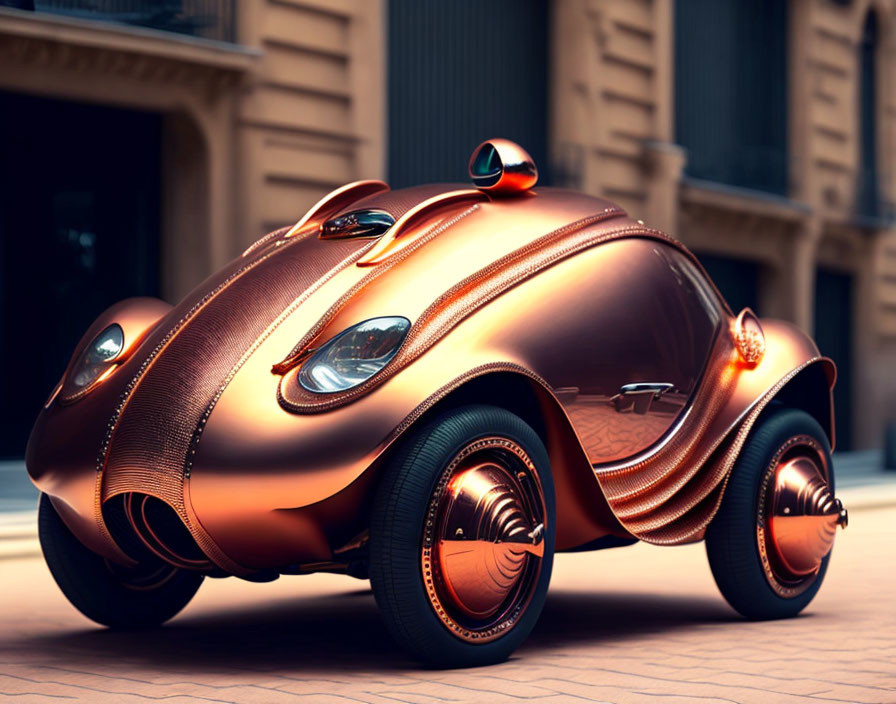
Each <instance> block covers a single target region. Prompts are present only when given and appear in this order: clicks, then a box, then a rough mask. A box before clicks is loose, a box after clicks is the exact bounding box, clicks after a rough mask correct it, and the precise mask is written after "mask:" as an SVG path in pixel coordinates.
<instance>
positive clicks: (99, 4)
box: [0, 0, 236, 42]
mask: <svg viewBox="0 0 896 704" xmlns="http://www.w3.org/2000/svg"><path fill="white" fill-rule="evenodd" d="M0 4H6V3H3V2H0ZM13 4H14V5H16V6H18V7H23V6H24V7H25V8H28V9H30V6H31V5H33V9H34V10H35V11H36V12H51V13H53V14H57V15H65V16H67V17H77V18H80V19H85V20H97V21H102V22H114V23H116V24H124V25H130V26H135V27H147V28H150V29H158V30H161V31H164V32H175V33H177V34H186V35H189V36H193V37H202V38H205V39H213V40H217V41H222V42H233V41H235V39H236V33H235V31H236V17H235V15H236V8H235V5H236V0H35V1H34V2H33V3H31V2H16V3H13Z"/></svg>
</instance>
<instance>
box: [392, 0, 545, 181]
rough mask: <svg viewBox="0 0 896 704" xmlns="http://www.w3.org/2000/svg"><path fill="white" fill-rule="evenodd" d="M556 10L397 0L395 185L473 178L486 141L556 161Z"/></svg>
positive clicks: (536, 4) (513, 1) (509, 3)
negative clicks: (551, 51)
mask: <svg viewBox="0 0 896 704" xmlns="http://www.w3.org/2000/svg"><path fill="white" fill-rule="evenodd" d="M548 5H549V3H546V2H544V0H489V1H488V2H481V1H479V0H453V1H452V2H442V1H441V0H390V2H389V3H388V29H389V43H388V45H389V70H388V89H389V96H388V105H389V182H390V184H391V185H392V187H393V188H399V187H402V186H410V185H414V184H418V183H427V182H433V181H461V182H465V181H467V180H468V176H467V159H468V158H469V156H470V154H471V153H472V151H473V149H474V148H475V147H476V146H477V145H478V144H479V143H480V142H482V141H484V140H486V139H490V138H492V137H506V138H507V139H512V140H514V141H515V142H518V143H519V144H520V145H522V146H523V147H524V148H525V149H526V150H527V151H528V152H529V153H530V154H531V155H532V157H533V159H535V163H536V164H537V165H538V168H539V172H540V178H539V182H540V183H541V184H542V185H544V184H546V183H548V182H549V181H550V178H549V174H548V173H547V170H548V166H549V165H548V162H547V104H548V100H547V68H548V67H547V61H548V59H547V54H548Z"/></svg>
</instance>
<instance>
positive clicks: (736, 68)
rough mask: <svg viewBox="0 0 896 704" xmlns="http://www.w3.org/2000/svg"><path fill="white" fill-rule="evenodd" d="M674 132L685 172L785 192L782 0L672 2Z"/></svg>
mask: <svg viewBox="0 0 896 704" xmlns="http://www.w3.org/2000/svg"><path fill="white" fill-rule="evenodd" d="M675 132H676V140H677V141H678V143H679V144H681V145H682V146H683V147H685V148H686V149H687V165H686V167H685V173H686V175H687V176H690V177H692V178H696V179H703V180H708V181H714V182H717V183H724V184H729V185H732V186H739V187H742V188H750V189H755V190H760V191H767V192H771V193H778V194H782V195H786V193H787V6H786V3H785V2H784V0H727V1H725V2H720V0H678V1H677V2H676V3H675Z"/></svg>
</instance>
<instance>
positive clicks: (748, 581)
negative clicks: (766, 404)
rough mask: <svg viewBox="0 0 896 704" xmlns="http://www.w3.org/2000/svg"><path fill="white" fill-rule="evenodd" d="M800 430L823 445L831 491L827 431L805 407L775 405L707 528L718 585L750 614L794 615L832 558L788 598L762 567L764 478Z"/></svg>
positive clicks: (751, 440)
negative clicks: (760, 533)
mask: <svg viewBox="0 0 896 704" xmlns="http://www.w3.org/2000/svg"><path fill="white" fill-rule="evenodd" d="M797 435H808V436H810V437H811V438H813V439H814V440H815V441H816V442H817V443H818V445H819V446H820V447H821V450H822V452H823V453H824V455H825V459H826V461H827V466H828V467H829V468H830V477H829V481H830V488H831V491H832V492H833V489H834V473H833V465H832V463H831V449H830V443H829V442H828V438H827V435H826V434H825V432H824V430H823V429H822V428H821V426H820V425H819V424H818V422H817V421H816V420H815V419H814V418H813V417H812V416H810V415H809V414H808V413H806V412H805V411H801V410H797V409H792V408H774V409H773V410H771V411H770V412H769V413H768V415H766V416H764V417H763V418H761V419H760V421H759V423H758V424H757V427H756V428H755V429H754V430H753V431H752V433H751V435H750V436H749V438H748V439H747V442H746V444H745V446H744V448H743V450H742V451H741V454H740V457H739V458H738V459H737V463H736V464H735V466H734V468H733V470H732V473H731V478H730V480H729V482H728V486H727V488H726V489H725V495H724V498H723V499H722V504H721V506H720V508H719V512H718V514H716V516H715V518H714V519H713V521H712V523H711V524H710V526H709V529H708V530H707V532H706V554H707V556H708V557H709V566H710V568H711V569H712V574H713V577H714V578H715V580H716V584H717V585H718V587H719V590H720V591H721V592H722V595H723V596H724V597H725V599H726V600H727V601H728V603H729V604H730V605H731V606H732V607H733V608H734V609H735V610H737V611H738V612H739V613H740V614H741V615H743V616H745V617H746V618H749V619H754V620H767V619H778V618H791V617H793V616H796V615H797V614H799V612H800V611H802V610H803V609H804V608H805V607H806V606H807V605H808V604H809V602H810V601H812V598H813V597H814V596H815V594H816V593H817V592H818V589H819V588H820V587H821V583H822V581H823V580H824V576H825V572H826V571H827V567H828V562H829V560H830V557H831V555H830V553H828V554H827V556H826V557H825V558H824V559H823V561H822V563H821V566H820V567H819V570H818V572H817V574H816V575H815V577H814V581H813V582H812V583H811V584H810V585H809V586H808V587H807V588H806V589H805V590H804V591H802V592H801V593H799V594H797V595H795V596H790V597H785V596H781V595H779V594H778V593H777V592H776V591H775V590H774V589H772V587H771V585H770V583H769V579H768V578H767V577H766V574H765V571H764V569H763V566H762V560H761V557H760V552H759V541H758V539H757V519H758V511H759V495H760V490H761V483H762V478H763V475H764V473H765V472H766V471H767V469H768V467H769V464H770V463H771V462H772V460H773V458H774V455H775V453H776V452H777V450H778V449H779V448H780V447H781V446H782V445H783V444H784V443H785V442H786V441H787V440H788V439H789V438H792V437H794V436H797Z"/></svg>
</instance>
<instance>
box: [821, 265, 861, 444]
mask: <svg viewBox="0 0 896 704" xmlns="http://www.w3.org/2000/svg"><path fill="white" fill-rule="evenodd" d="M852 310H853V277H852V276H851V275H850V274H844V273H842V272H839V271H832V270H830V269H819V270H818V272H817V274H816V277H815V342H816V344H817V345H818V349H819V350H821V353H822V354H823V355H825V356H827V357H830V358H831V359H833V360H834V363H835V364H836V365H837V385H836V386H835V387H834V422H835V424H836V436H837V449H838V450H851V449H852V442H853V440H852V430H853V429H852V342H853V324H852Z"/></svg>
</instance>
